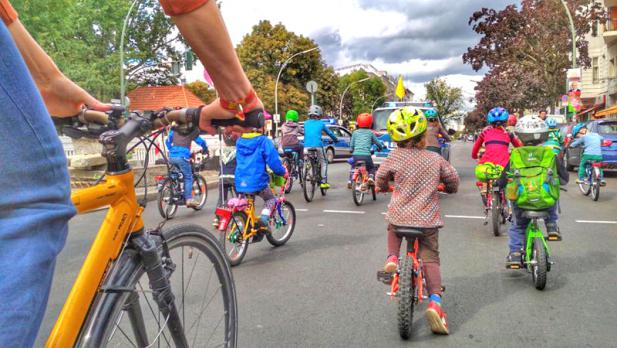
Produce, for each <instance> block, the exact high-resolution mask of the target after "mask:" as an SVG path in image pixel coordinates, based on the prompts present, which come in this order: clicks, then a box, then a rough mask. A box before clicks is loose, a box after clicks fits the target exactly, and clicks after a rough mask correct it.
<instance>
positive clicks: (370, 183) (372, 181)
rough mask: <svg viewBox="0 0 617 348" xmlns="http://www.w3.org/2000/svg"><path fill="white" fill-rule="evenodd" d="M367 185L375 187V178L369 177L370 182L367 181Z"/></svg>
mask: <svg viewBox="0 0 617 348" xmlns="http://www.w3.org/2000/svg"><path fill="white" fill-rule="evenodd" d="M366 183H367V184H368V185H369V186H373V185H375V179H373V177H372V176H369V177H368V180H367V181H366Z"/></svg>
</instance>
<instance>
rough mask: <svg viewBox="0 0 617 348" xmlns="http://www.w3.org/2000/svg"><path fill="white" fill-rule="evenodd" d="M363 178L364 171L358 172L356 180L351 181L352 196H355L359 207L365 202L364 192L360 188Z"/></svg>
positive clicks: (355, 201) (355, 202)
mask: <svg viewBox="0 0 617 348" xmlns="http://www.w3.org/2000/svg"><path fill="white" fill-rule="evenodd" d="M363 179H364V178H363V177H362V173H358V176H357V177H356V180H354V181H353V182H352V183H351V184H352V187H351V197H352V198H353V202H354V204H355V205H356V206H358V207H359V206H361V205H362V202H364V192H362V190H361V189H360V188H361V186H362V181H363Z"/></svg>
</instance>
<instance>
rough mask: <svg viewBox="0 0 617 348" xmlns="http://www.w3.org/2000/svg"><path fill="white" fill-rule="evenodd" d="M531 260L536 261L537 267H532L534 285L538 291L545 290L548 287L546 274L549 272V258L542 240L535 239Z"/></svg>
mask: <svg viewBox="0 0 617 348" xmlns="http://www.w3.org/2000/svg"><path fill="white" fill-rule="evenodd" d="M531 252H532V257H531V260H532V261H535V265H533V266H532V270H531V277H532V279H533V284H534V286H535V287H536V289H538V290H544V288H545V287H546V273H547V272H548V258H547V256H546V250H545V249H544V243H543V242H542V239H541V238H534V239H533V246H532V251H531Z"/></svg>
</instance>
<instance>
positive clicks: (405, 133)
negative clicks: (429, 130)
mask: <svg viewBox="0 0 617 348" xmlns="http://www.w3.org/2000/svg"><path fill="white" fill-rule="evenodd" d="M426 123H427V122H426V117H425V116H424V113H422V110H420V109H418V108H415V107H413V106H407V107H404V108H402V109H399V110H396V111H394V112H393V113H391V114H390V116H389V117H388V121H387V122H386V127H387V129H388V134H390V138H392V140H393V141H395V142H401V141H405V140H408V139H411V138H415V137H417V136H420V135H422V134H424V132H426Z"/></svg>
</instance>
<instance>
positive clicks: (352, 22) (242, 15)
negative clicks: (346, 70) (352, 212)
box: [222, 0, 515, 98]
mask: <svg viewBox="0 0 617 348" xmlns="http://www.w3.org/2000/svg"><path fill="white" fill-rule="evenodd" d="M513 2H515V0H310V1H306V0H304V1H300V0H257V1H247V0H223V4H222V12H223V16H224V17H225V21H226V23H227V26H228V29H229V32H230V35H231V38H232V40H233V42H234V44H237V43H238V42H240V41H241V40H242V37H243V36H244V35H245V34H247V33H249V32H250V31H251V27H252V26H253V25H255V24H256V23H257V22H258V21H259V20H261V19H268V20H270V21H271V22H273V23H278V22H281V23H283V24H284V25H285V26H286V27H287V28H288V29H289V30H291V31H293V32H296V33H298V34H302V35H305V36H308V37H311V38H312V39H314V40H316V41H317V43H318V44H319V45H320V46H321V49H322V54H323V55H324V56H325V58H326V61H327V62H328V64H330V65H333V66H334V67H335V68H337V67H342V66H345V65H350V64H355V63H370V64H373V65H374V66H375V67H376V68H377V69H380V70H386V71H388V72H389V73H390V74H392V75H395V76H398V75H399V74H402V75H403V76H404V79H405V81H406V87H408V88H410V89H411V90H412V91H413V92H414V93H416V95H417V96H419V97H421V98H422V97H423V96H424V94H425V91H424V87H423V83H424V82H426V81H429V80H431V79H432V78H434V77H437V76H439V77H443V78H445V79H446V80H447V81H448V82H449V83H450V84H452V85H455V86H460V87H463V89H464V92H465V97H466V98H469V97H472V96H473V95H474V91H473V87H474V86H475V82H474V81H479V80H480V79H481V78H482V76H481V75H482V73H476V72H474V71H473V70H472V69H471V68H470V67H469V66H468V65H464V64H463V61H462V58H461V56H462V54H463V53H465V52H466V49H467V47H470V46H472V45H474V44H475V43H476V42H477V40H478V39H479V37H478V36H476V34H475V33H474V32H473V31H472V30H471V28H470V27H469V26H468V24H467V22H468V19H469V17H470V16H471V14H472V13H473V12H474V11H475V10H478V9H480V8H482V7H492V8H496V9H502V8H503V7H505V6H506V5H507V4H509V3H513Z"/></svg>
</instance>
